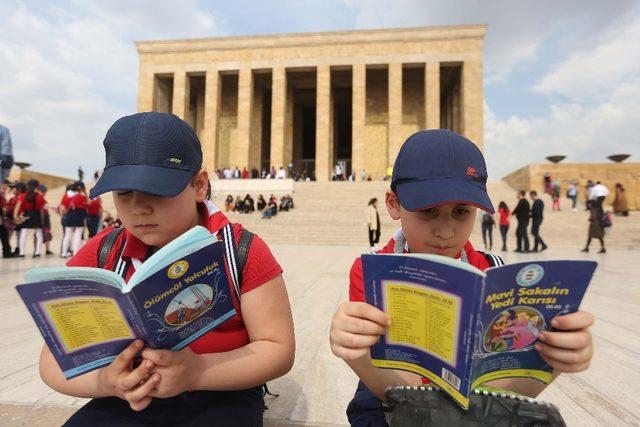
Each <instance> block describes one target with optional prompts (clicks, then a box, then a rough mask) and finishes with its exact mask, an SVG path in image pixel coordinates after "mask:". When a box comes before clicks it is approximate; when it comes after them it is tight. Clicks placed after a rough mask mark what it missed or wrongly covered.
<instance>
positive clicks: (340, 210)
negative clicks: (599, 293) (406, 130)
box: [47, 181, 640, 250]
mask: <svg viewBox="0 0 640 427" xmlns="http://www.w3.org/2000/svg"><path fill="white" fill-rule="evenodd" d="M213 185H214V194H213V199H214V202H215V203H216V204H218V206H220V207H221V208H223V206H224V204H223V200H224V198H225V197H226V196H227V193H222V192H218V191H215V181H214V182H213ZM90 186H91V185H89V186H88V187H90ZM388 186H389V182H388V181H387V182H379V181H378V182H356V183H354V182H327V183H320V182H297V183H295V184H294V192H293V198H294V202H295V206H296V208H295V209H294V210H292V211H289V212H280V213H279V214H278V215H277V216H275V217H273V218H271V219H268V220H267V219H261V217H260V215H259V214H258V213H253V214H248V215H247V214H238V213H234V212H227V213H226V214H227V215H228V216H229V217H230V218H231V219H232V221H236V222H240V223H242V224H243V225H244V226H245V227H246V228H247V229H249V230H251V231H253V232H254V233H256V234H258V235H259V236H261V237H262V238H263V239H264V240H265V241H267V242H268V243H272V244H273V243H275V244H303V245H357V246H364V247H366V246H368V240H367V227H366V207H367V202H368V201H369V199H370V198H372V197H377V198H378V201H379V202H378V211H379V213H380V221H381V223H382V235H381V238H380V243H381V244H383V243H384V242H386V241H387V240H388V239H389V237H390V236H391V235H392V234H393V232H394V231H395V230H396V229H397V228H399V227H400V223H399V222H396V221H393V220H391V219H390V218H389V215H388V213H387V211H386V208H385V205H384V194H385V191H386V189H387V188H388ZM488 188H489V194H490V196H491V200H492V201H493V203H494V206H495V207H496V208H497V206H498V203H499V202H500V201H501V200H504V201H505V202H506V203H507V204H508V206H509V207H510V208H511V209H513V207H515V205H516V192H515V190H513V189H512V188H511V187H510V186H509V185H508V184H506V183H505V182H504V181H493V182H490V183H489V185H488ZM62 194H63V192H62V189H55V190H52V191H50V192H49V194H48V195H47V199H48V200H49V202H50V204H51V205H56V204H57V202H58V201H59V200H60V198H61V197H62ZM232 195H233V196H234V197H235V195H236V194H232ZM263 195H264V196H265V198H266V197H268V196H269V194H267V193H265V194H263ZM241 196H244V194H241ZM252 196H253V197H254V199H256V200H257V196H258V193H252ZM543 200H544V202H545V219H544V222H543V225H542V228H541V234H542V236H543V238H544V239H545V241H546V242H547V244H549V246H554V247H576V248H580V247H582V246H583V245H584V242H585V239H586V233H587V227H588V222H587V212H585V211H584V210H583V208H581V209H579V210H578V212H575V213H573V212H571V210H570V209H568V207H570V201H569V200H568V199H563V200H562V201H561V205H562V208H563V210H561V211H560V212H552V211H551V200H550V199H549V198H548V197H547V196H546V195H543ZM103 204H104V206H105V209H106V210H108V211H111V212H115V209H114V208H113V202H112V199H111V196H110V195H106V196H105V197H103ZM579 207H581V206H580V205H579ZM636 216H637V213H636V212H632V214H631V215H630V216H629V217H626V218H623V217H614V225H613V227H612V228H611V229H610V230H609V231H608V234H607V236H606V238H605V241H606V244H607V247H610V248H614V247H615V248H620V249H640V221H638V220H637V217H636ZM496 220H497V217H496ZM52 222H53V224H54V236H55V237H56V238H58V239H59V236H60V234H61V233H60V231H59V220H58V217H57V215H56V214H52ZM493 238H494V243H495V244H494V250H497V249H499V248H500V233H499V231H498V230H497V229H494V236H493ZM471 241H472V243H473V244H474V245H475V246H476V247H478V248H481V247H482V237H481V232H480V222H479V220H478V225H477V226H476V227H475V229H474V233H473V235H472V238H471ZM508 246H509V248H510V249H513V248H514V247H515V220H514V221H513V222H512V225H511V229H510V230H509V239H508ZM52 247H54V248H55V247H56V246H55V245H54V246H52ZM594 247H597V246H594Z"/></svg>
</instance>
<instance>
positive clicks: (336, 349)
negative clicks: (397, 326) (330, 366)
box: [330, 302, 391, 360]
mask: <svg viewBox="0 0 640 427" xmlns="http://www.w3.org/2000/svg"><path fill="white" fill-rule="evenodd" d="M390 324H391V319H390V318H389V315H388V314H386V313H385V312H383V311H381V310H379V309H377V308H376V307H374V306H372V305H370V304H367V303H364V302H346V303H343V304H341V305H340V307H338V311H337V312H336V314H335V315H334V316H333V321H332V323H331V332H330V340H331V350H332V351H333V354H335V355H336V356H338V357H340V358H342V359H344V360H357V359H360V358H362V357H365V356H368V355H369V348H370V347H371V346H372V345H373V344H375V343H376V342H378V339H379V338H380V335H383V334H385V333H386V332H387V329H388V328H389V325H390Z"/></svg>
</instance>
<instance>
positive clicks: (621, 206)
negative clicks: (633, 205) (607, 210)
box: [613, 182, 629, 216]
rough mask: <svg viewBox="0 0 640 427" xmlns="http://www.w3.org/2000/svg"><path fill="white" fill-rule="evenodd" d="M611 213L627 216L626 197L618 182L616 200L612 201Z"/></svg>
mask: <svg viewBox="0 0 640 427" xmlns="http://www.w3.org/2000/svg"><path fill="white" fill-rule="evenodd" d="M613 213H615V214H616V215H622V216H628V215H629V204H628V203H627V195H626V194H625V192H624V187H623V186H622V184H621V183H619V182H616V198H615V199H614V200H613Z"/></svg>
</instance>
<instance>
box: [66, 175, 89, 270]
mask: <svg viewBox="0 0 640 427" xmlns="http://www.w3.org/2000/svg"><path fill="white" fill-rule="evenodd" d="M71 189H72V190H73V191H74V194H73V195H72V196H71V197H69V198H68V199H67V200H66V203H65V205H64V206H65V227H64V237H63V238H62V251H61V253H60V256H61V257H63V258H66V257H68V256H69V255H68V254H69V249H71V252H72V253H73V255H75V254H77V253H78V251H79V250H80V247H81V246H82V232H83V231H84V226H85V220H86V218H87V205H88V203H89V200H88V199H87V195H86V193H85V189H84V183H83V182H82V181H76V182H75V183H74V184H73V186H72V188H71Z"/></svg>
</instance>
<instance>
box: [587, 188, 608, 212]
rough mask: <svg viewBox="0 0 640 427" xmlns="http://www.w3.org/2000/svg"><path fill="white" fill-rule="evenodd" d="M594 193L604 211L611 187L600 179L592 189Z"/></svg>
mask: <svg viewBox="0 0 640 427" xmlns="http://www.w3.org/2000/svg"><path fill="white" fill-rule="evenodd" d="M591 191H592V193H593V199H594V200H595V203H596V204H598V205H600V210H602V211H604V206H603V203H604V199H606V198H607V197H608V196H609V189H608V188H607V187H606V186H605V185H604V184H603V183H601V182H600V181H598V182H596V185H594V186H593V188H592V189H591Z"/></svg>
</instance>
